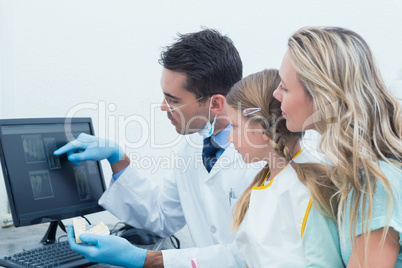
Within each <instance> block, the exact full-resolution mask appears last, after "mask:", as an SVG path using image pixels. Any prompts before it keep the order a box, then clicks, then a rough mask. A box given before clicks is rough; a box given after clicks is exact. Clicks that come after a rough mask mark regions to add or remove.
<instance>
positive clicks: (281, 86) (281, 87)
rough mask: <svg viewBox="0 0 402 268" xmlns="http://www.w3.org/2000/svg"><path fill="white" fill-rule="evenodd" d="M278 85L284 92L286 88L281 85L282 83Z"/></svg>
mask: <svg viewBox="0 0 402 268" xmlns="http://www.w3.org/2000/svg"><path fill="white" fill-rule="evenodd" d="M279 87H280V89H281V90H283V91H285V92H286V91H288V90H287V89H286V88H284V87H283V85H282V83H281V84H280V85H279Z"/></svg>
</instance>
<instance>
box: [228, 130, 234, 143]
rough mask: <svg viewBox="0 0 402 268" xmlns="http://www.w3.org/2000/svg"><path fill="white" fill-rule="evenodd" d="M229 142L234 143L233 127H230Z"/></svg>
mask: <svg viewBox="0 0 402 268" xmlns="http://www.w3.org/2000/svg"><path fill="white" fill-rule="evenodd" d="M228 142H230V143H233V128H232V127H231V128H230V132H229V136H228Z"/></svg>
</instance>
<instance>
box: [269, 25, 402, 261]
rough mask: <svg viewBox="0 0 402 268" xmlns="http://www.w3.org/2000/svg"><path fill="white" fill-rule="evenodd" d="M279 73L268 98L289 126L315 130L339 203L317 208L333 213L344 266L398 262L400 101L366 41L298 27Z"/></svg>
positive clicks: (401, 236) (401, 241)
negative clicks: (275, 102)
mask: <svg viewBox="0 0 402 268" xmlns="http://www.w3.org/2000/svg"><path fill="white" fill-rule="evenodd" d="M279 73H280V76H281V83H280V85H279V87H278V89H277V90H276V91H275V93H274V96H275V98H277V99H278V100H279V101H280V102H281V109H282V114H283V115H284V117H285V118H286V125H287V127H288V129H289V130H291V131H302V130H305V129H315V130H317V131H318V132H320V133H321V139H320V148H321V150H322V151H323V152H324V153H325V157H326V160H325V161H326V162H327V163H328V164H329V166H328V169H329V170H328V171H329V177H330V179H331V181H332V182H333V183H334V184H335V185H336V187H337V194H336V195H335V196H334V198H333V199H332V201H333V200H334V199H336V200H338V201H339V206H338V210H337V211H338V212H336V210H335V209H333V208H334V207H333V208H332V209H331V208H330V207H327V206H326V205H325V202H324V203H322V207H323V208H324V210H325V211H326V212H327V213H332V215H333V216H335V217H337V219H338V224H339V228H340V230H341V231H340V233H341V235H340V237H341V251H342V259H343V262H344V264H345V265H347V267H402V251H401V245H402V170H401V156H402V155H401V151H402V142H401V132H402V122H401V106H400V104H399V103H398V100H397V99H396V98H395V97H393V96H392V95H391V94H390V93H389V91H388V90H387V88H386V87H385V85H384V82H383V80H382V78H381V75H380V73H379V71H378V69H377V67H376V64H375V62H374V59H373V56H372V53H371V51H370V49H369V47H368V45H367V44H366V42H365V41H364V40H363V39H362V38H361V37H360V36H359V35H358V34H356V33H355V32H352V31H350V30H347V29H343V28H335V27H328V28H304V29H300V30H299V31H297V32H296V33H295V34H294V35H293V36H292V37H291V38H290V39H289V43H288V51H287V52H286V54H285V56H284V59H283V62H282V66H281V69H280V72H279ZM301 101H304V105H300V102H301ZM319 183H320V182H319V181H317V183H316V185H319ZM313 185H314V184H313ZM311 189H312V190H311V191H312V192H316V195H314V194H313V195H312V196H313V198H317V200H318V199H320V198H321V200H322V199H323V197H320V195H321V193H319V192H318V191H316V190H314V188H313V187H311ZM318 203H321V201H320V200H318Z"/></svg>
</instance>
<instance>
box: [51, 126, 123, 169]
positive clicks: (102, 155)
mask: <svg viewBox="0 0 402 268" xmlns="http://www.w3.org/2000/svg"><path fill="white" fill-rule="evenodd" d="M82 150H84V151H82ZM65 153H67V154H68V160H70V161H71V162H73V163H74V164H76V165H79V162H80V161H87V160H93V161H100V160H103V159H107V160H108V161H109V163H110V164H113V163H116V162H118V161H119V160H120V159H121V158H122V157H123V149H122V148H121V147H120V146H119V145H118V144H116V143H114V142H113V141H110V140H106V139H101V138H98V137H95V136H92V135H88V134H85V133H81V134H80V135H79V136H78V137H77V139H75V140H73V141H71V142H69V143H67V144H66V145H64V146H63V147H61V148H59V149H58V150H56V151H54V152H53V154H54V155H61V154H65Z"/></svg>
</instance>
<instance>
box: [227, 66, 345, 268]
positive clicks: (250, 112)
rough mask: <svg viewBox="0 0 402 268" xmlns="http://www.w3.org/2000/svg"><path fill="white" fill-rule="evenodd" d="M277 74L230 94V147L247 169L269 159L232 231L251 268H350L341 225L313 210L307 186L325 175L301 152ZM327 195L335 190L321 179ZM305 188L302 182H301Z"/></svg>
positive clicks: (254, 78)
mask: <svg viewBox="0 0 402 268" xmlns="http://www.w3.org/2000/svg"><path fill="white" fill-rule="evenodd" d="M279 82H280V78H279V76H278V71H277V70H265V71H263V72H260V73H256V74H253V75H250V76H248V77H246V78H244V79H242V80H241V81H239V82H238V83H236V84H235V85H234V87H233V88H232V89H231V91H230V93H229V94H228V95H227V98H226V102H227V104H228V107H227V109H228V116H229V118H230V120H231V126H232V128H231V132H230V136H229V141H230V142H232V143H233V144H234V146H235V148H236V149H237V150H238V152H239V153H240V154H241V155H242V157H243V160H244V161H245V162H247V163H250V162H256V161H261V160H264V161H267V164H266V166H265V168H264V169H263V170H262V171H261V172H260V173H259V174H258V175H257V176H256V177H255V179H254V181H253V182H252V184H251V185H250V186H249V187H248V189H246V191H245V192H244V193H243V195H242V196H241V197H240V199H239V200H238V202H237V204H236V207H235V211H234V221H233V227H234V229H235V230H236V229H237V233H236V242H237V246H238V248H239V250H240V252H241V254H242V256H243V258H244V259H245V260H246V262H247V265H248V266H249V267H344V266H343V264H342V261H341V258H340V252H339V238H338V232H337V228H336V223H335V222H334V221H333V220H331V219H329V218H326V217H324V216H322V215H321V214H320V213H318V212H317V211H316V209H315V208H314V206H311V201H310V193H309V191H308V188H307V187H306V186H305V185H304V184H303V183H306V184H308V183H307V181H309V180H311V177H312V176H320V174H324V173H325V169H324V168H323V166H322V165H320V164H311V165H306V164H303V163H305V162H312V161H314V160H315V157H314V155H312V154H310V153H309V152H308V151H306V150H302V149H301V147H300V143H299V139H300V137H301V133H291V132H290V131H289V130H287V129H286V122H285V119H284V118H283V116H282V115H281V109H280V102H279V101H277V100H276V99H275V98H273V96H272V94H273V91H274V90H275V89H276V88H277V86H278V84H279ZM321 179H322V185H320V186H317V188H319V190H320V191H322V193H323V196H328V197H329V196H331V195H332V194H333V193H334V187H333V185H332V184H331V183H330V181H329V180H328V179H326V178H325V177H321ZM302 182H303V183H302Z"/></svg>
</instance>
